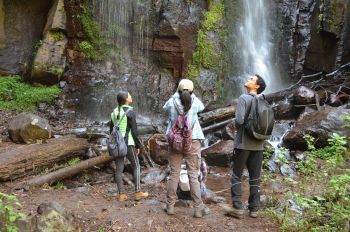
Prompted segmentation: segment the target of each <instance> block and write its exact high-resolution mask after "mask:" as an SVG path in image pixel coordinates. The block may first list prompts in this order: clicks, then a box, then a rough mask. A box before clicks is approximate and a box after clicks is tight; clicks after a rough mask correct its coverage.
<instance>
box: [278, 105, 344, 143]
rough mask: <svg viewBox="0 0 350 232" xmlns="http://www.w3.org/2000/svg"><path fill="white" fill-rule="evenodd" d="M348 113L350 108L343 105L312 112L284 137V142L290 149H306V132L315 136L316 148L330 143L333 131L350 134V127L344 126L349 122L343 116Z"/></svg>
mask: <svg viewBox="0 0 350 232" xmlns="http://www.w3.org/2000/svg"><path fill="white" fill-rule="evenodd" d="M346 113H350V110H348V109H344V108H342V107H338V108H333V107H326V108H324V109H322V110H321V111H316V112H312V113H310V114H309V115H307V116H305V117H304V118H303V119H302V120H301V121H299V122H298V123H297V124H296V126H295V127H294V128H293V129H292V130H291V131H290V132H289V133H288V134H287V136H286V137H285V138H284V143H285V144H286V145H287V146H288V147H289V148H290V149H295V150H306V149H307V144H306V141H305V139H304V138H303V135H304V134H310V135H311V136H313V137H315V147H316V148H320V147H325V146H327V145H329V143H328V139H330V138H331V136H332V135H333V133H337V134H339V135H340V136H344V135H347V136H349V135H350V131H349V129H346V128H345V127H343V126H344V125H346V124H347V122H346V121H345V119H343V118H341V117H344V116H347V115H346Z"/></svg>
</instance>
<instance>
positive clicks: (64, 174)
mask: <svg viewBox="0 0 350 232" xmlns="http://www.w3.org/2000/svg"><path fill="white" fill-rule="evenodd" d="M112 160H113V157H112V156H110V155H102V156H97V157H95V158H91V159H88V160H84V161H81V162H80V163H77V164H75V165H72V166H68V167H65V168H63V169H60V170H57V171H55V172H51V173H49V174H46V175H43V176H40V177H37V178H34V179H32V180H29V181H27V182H25V183H23V184H21V185H20V186H16V187H15V188H14V189H16V190H18V189H21V188H23V189H28V187H29V188H31V187H39V186H42V185H44V184H48V185H52V184H54V183H57V182H58V181H61V180H64V179H66V178H69V177H72V176H74V175H77V174H79V173H80V172H82V171H83V170H86V169H89V168H92V167H94V166H96V165H100V164H104V163H107V162H109V161H112Z"/></svg>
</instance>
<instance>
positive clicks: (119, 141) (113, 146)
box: [108, 109, 130, 158]
mask: <svg viewBox="0 0 350 232" xmlns="http://www.w3.org/2000/svg"><path fill="white" fill-rule="evenodd" d="M129 111H130V109H128V110H126V111H125V112H124V114H123V117H122V119H120V121H119V124H120V123H121V122H122V121H123V119H124V117H125V115H126V114H127V113H128V112H129ZM113 117H114V122H115V125H114V127H113V131H112V133H111V134H110V136H109V140H108V152H109V155H110V156H113V157H114V158H117V157H124V156H126V153H127V151H128V148H127V146H126V143H125V140H124V137H123V135H122V133H121V132H120V128H119V124H117V120H116V119H115V114H114V112H113Z"/></svg>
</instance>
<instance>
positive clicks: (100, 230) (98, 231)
mask: <svg viewBox="0 0 350 232" xmlns="http://www.w3.org/2000/svg"><path fill="white" fill-rule="evenodd" d="M105 230H106V228H104V227H103V228H101V229H99V230H97V231H96V232H104V231H105Z"/></svg>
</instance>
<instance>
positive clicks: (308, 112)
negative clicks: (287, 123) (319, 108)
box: [297, 106, 316, 121]
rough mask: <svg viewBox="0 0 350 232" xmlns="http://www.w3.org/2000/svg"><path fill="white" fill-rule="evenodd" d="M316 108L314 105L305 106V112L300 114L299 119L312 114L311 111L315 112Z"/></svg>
mask: <svg viewBox="0 0 350 232" xmlns="http://www.w3.org/2000/svg"><path fill="white" fill-rule="evenodd" d="M315 111H316V110H315V109H314V108H312V107H308V106H307V107H305V109H304V110H303V112H301V114H299V117H298V119H297V121H301V120H302V119H303V118H304V117H305V116H306V115H308V114H310V113H311V112H315Z"/></svg>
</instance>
